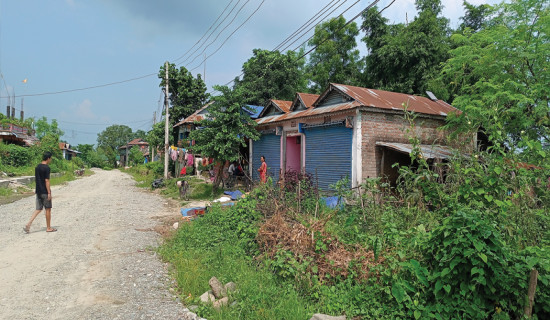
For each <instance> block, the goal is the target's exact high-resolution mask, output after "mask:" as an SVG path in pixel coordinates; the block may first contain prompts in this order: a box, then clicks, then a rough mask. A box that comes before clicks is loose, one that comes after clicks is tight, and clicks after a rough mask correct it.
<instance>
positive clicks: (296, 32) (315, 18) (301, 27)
mask: <svg viewBox="0 0 550 320" xmlns="http://www.w3.org/2000/svg"><path fill="white" fill-rule="evenodd" d="M335 1H336V3H338V2H340V1H342V0H332V1H331V2H329V3H328V4H327V5H326V6H324V7H323V8H322V9H321V10H319V11H317V13H316V14H315V15H313V17H311V18H309V20H308V21H306V22H305V23H304V24H303V25H301V26H300V28H298V29H297V30H296V31H294V32H293V33H292V34H291V35H290V36H288V37H287V38H286V39H285V40H283V42H281V43H279V45H277V46H276V47H275V48H274V49H273V50H272V51H275V50H278V49H279V48H280V47H282V46H283V45H285V44H286V43H287V42H288V41H289V40H290V39H292V38H293V37H294V36H295V35H297V34H298V33H300V32H301V31H302V30H303V29H304V28H305V27H307V26H309V24H310V23H313V21H315V20H317V16H318V15H319V14H321V12H322V11H323V10H325V9H326V8H327V7H328V6H329V5H330V4H331V3H332V6H334V5H336V3H334V2H335ZM344 1H347V0H344ZM332 6H331V8H332Z"/></svg>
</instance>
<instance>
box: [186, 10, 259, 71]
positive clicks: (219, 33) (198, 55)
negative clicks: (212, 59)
mask: <svg viewBox="0 0 550 320" xmlns="http://www.w3.org/2000/svg"><path fill="white" fill-rule="evenodd" d="M264 1H265V0H264ZM264 1H262V4H263V2H264ZM249 2H250V0H246V2H245V3H244V4H243V5H242V6H241V7H240V8H239V11H237V13H236V14H235V16H234V17H233V19H232V20H231V21H230V22H229V24H227V25H226V26H225V27H224V28H223V29H222V30H221V31H220V32H218V34H217V35H216V38H214V40H212V41H211V42H210V43H209V44H208V45H207V46H206V47H204V48H203V50H202V51H201V52H200V53H199V54H197V55H196V56H195V57H194V58H193V59H192V60H191V61H189V62H188V63H187V64H188V65H189V64H191V63H193V61H195V59H197V58H198V57H200V56H202V54H203V53H204V52H205V51H206V49H208V47H210V46H211V45H212V44H213V43H214V42H216V40H218V38H219V36H220V35H221V34H222V33H223V32H224V31H225V30H226V29H227V28H228V27H229V26H230V25H231V24H233V22H234V21H235V19H236V18H237V16H238V15H239V13H240V12H241V11H242V10H243V8H244V7H245V6H246V5H247V4H248V3H249ZM260 6H261V4H260ZM256 11H258V10H256ZM256 11H254V13H256ZM254 13H252V15H254ZM252 15H251V16H252ZM249 19H250V16H249ZM246 21H248V19H247V20H246ZM241 26H242V25H241ZM241 26H239V27H238V28H237V29H236V30H238V29H239V28H240V27H241ZM233 33H235V32H233ZM233 33H232V34H231V35H233ZM231 35H230V36H229V37H231ZM226 40H227V39H226ZM224 43H225V42H224ZM184 62H185V61H184ZM182 64H183V63H182Z"/></svg>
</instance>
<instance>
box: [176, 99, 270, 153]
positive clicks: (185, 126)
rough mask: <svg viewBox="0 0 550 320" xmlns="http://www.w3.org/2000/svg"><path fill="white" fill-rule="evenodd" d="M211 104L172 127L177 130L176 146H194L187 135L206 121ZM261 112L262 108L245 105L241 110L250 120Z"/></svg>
mask: <svg viewBox="0 0 550 320" xmlns="http://www.w3.org/2000/svg"><path fill="white" fill-rule="evenodd" d="M213 103H214V102H213V101H212V102H209V103H207V104H205V105H204V106H202V107H201V108H199V109H198V110H197V111H195V112H194V113H193V114H191V115H190V116H189V117H187V118H185V119H183V120H181V121H180V122H178V123H176V124H175V125H174V128H178V146H180V147H183V148H187V147H190V146H192V145H193V144H194V142H193V141H191V140H189V133H191V131H193V130H195V129H197V128H198V123H199V122H200V121H201V120H204V119H207V118H208V117H209V116H210V112H209V111H208V108H209V107H210V106H211V105H212V104H213ZM263 110H264V107H263V106H253V105H246V107H244V108H243V112H246V113H247V114H248V115H249V116H250V118H251V119H257V118H258V117H259V116H260V115H261V113H262V111H263Z"/></svg>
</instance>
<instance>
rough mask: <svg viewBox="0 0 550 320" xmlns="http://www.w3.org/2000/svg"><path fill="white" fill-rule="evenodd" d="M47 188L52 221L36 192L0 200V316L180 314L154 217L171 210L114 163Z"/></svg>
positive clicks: (182, 314)
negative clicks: (39, 207)
mask: <svg viewBox="0 0 550 320" xmlns="http://www.w3.org/2000/svg"><path fill="white" fill-rule="evenodd" d="M95 171H96V172H95V174H94V175H92V176H90V177H86V178H82V179H78V180H76V181H71V182H70V183H68V184H66V185H63V186H55V187H53V188H52V196H53V209H52V226H53V227H54V228H57V229H58V231H57V232H53V233H47V232H45V231H46V222H45V218H44V213H43V212H42V213H41V214H40V215H39V216H38V217H37V218H36V220H35V221H34V223H33V225H32V226H31V230H30V233H29V234H25V233H24V232H23V229H22V227H23V226H24V225H25V223H27V221H28V219H29V217H30V216H31V214H32V212H33V210H34V206H35V199H34V196H33V197H28V198H24V199H21V200H19V201H17V202H14V203H11V204H7V205H3V206H0V219H1V221H2V228H1V229H0V244H1V245H0V319H12V320H17V319H180V318H184V317H185V310H184V307H183V305H181V304H180V303H179V302H178V301H177V299H176V298H175V297H174V296H173V294H171V293H170V291H169V287H170V284H171V281H170V279H169V276H168V273H167V266H166V265H165V264H164V263H162V262H161V261H160V259H159V258H158V257H157V255H156V253H155V252H154V250H152V249H154V248H155V247H157V246H158V244H159V235H158V234H157V233H156V232H154V231H153V229H154V227H155V225H157V224H158V220H157V219H156V218H158V217H162V216H171V215H173V214H174V213H173V212H171V211H169V210H167V209H166V208H165V207H164V204H165V201H164V200H163V199H162V198H160V197H159V196H157V195H154V194H150V193H147V192H144V191H142V190H140V189H138V188H136V187H135V186H134V180H133V179H132V178H131V177H130V176H129V175H127V174H125V173H122V172H120V171H118V170H112V171H103V170H95Z"/></svg>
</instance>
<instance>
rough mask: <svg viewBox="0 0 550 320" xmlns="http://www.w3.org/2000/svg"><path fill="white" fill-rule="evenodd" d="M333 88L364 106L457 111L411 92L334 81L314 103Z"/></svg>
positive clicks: (426, 111) (437, 112) (443, 112)
mask: <svg viewBox="0 0 550 320" xmlns="http://www.w3.org/2000/svg"><path fill="white" fill-rule="evenodd" d="M334 89H336V90H338V91H340V92H342V93H343V94H345V95H347V96H349V97H351V98H352V99H354V100H356V101H359V102H360V103H361V104H362V105H364V106H366V107H374V108H381V109H390V110H403V104H405V105H407V106H408V107H407V110H408V111H414V112H418V113H424V114H432V115H438V116H447V115H448V114H449V113H451V112H457V111H458V110H457V109H456V108H454V107H453V106H451V105H450V104H448V103H446V102H444V101H441V100H437V101H433V100H431V99H428V98H425V97H420V96H414V95H411V94H405V93H397V92H390V91H383V90H375V89H367V88H361V87H354V86H348V85H343V84H336V83H331V85H330V87H329V88H328V89H327V90H326V91H325V92H324V93H323V95H321V97H320V98H319V99H318V100H317V101H316V102H315V103H316V104H317V103H319V101H320V100H321V98H322V97H324V96H325V95H326V94H328V93H329V92H330V91H331V90H334Z"/></svg>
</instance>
